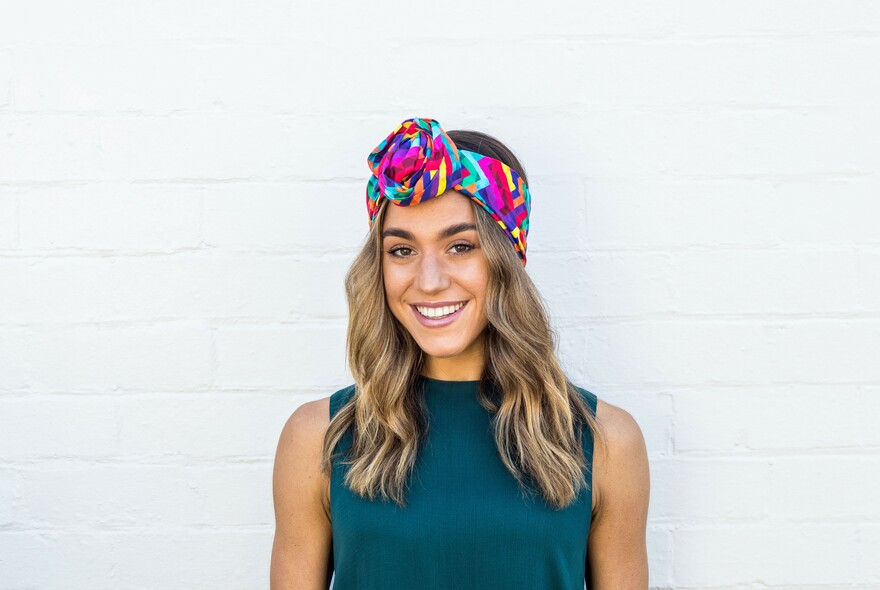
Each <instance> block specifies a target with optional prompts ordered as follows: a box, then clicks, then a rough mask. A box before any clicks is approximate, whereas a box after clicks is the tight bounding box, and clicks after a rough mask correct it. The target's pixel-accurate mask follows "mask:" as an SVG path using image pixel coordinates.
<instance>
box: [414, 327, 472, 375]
mask: <svg viewBox="0 0 880 590" xmlns="http://www.w3.org/2000/svg"><path fill="white" fill-rule="evenodd" d="M484 343H485V334H481V335H480V337H479V338H477V339H476V340H475V341H474V342H473V343H472V344H471V346H469V347H468V348H467V349H466V350H465V351H463V352H462V353H461V354H457V355H455V356H450V357H436V356H431V355H428V354H426V355H425V361H424V364H423V365H422V370H421V374H422V375H424V376H425V377H430V378H431V379H440V380H443V381H479V380H480V378H481V377H482V376H483V370H484V369H485V366H486V356H485V349H484Z"/></svg>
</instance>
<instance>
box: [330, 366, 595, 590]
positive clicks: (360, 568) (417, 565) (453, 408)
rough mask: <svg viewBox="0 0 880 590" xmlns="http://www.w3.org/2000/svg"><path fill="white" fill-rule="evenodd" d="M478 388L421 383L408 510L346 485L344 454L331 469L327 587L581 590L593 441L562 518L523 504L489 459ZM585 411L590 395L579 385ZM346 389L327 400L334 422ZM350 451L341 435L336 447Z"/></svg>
mask: <svg viewBox="0 0 880 590" xmlns="http://www.w3.org/2000/svg"><path fill="white" fill-rule="evenodd" d="M477 384H478V382H477V381H441V380H436V379H431V378H428V377H424V376H419V378H418V382H417V386H418V387H422V386H423V391H424V395H425V402H426V404H427V407H428V410H429V415H428V421H429V424H428V434H427V437H426V439H425V442H424V443H423V446H422V447H421V448H420V449H419V455H418V458H417V460H416V464H415V467H414V471H413V476H412V479H411V480H410V481H411V484H410V487H409V489H408V490H407V494H406V500H407V506H406V508H400V507H399V506H397V504H395V503H393V502H391V501H389V500H384V499H382V497H381V496H377V500H375V501H369V500H365V499H363V498H361V497H360V496H358V495H357V494H355V493H354V492H352V491H351V490H350V489H348V488H347V487H346V486H345V484H344V482H343V477H344V475H345V470H346V469H347V468H348V466H346V465H343V463H342V461H341V460H340V459H342V458H343V457H338V458H337V459H336V460H334V462H333V470H332V473H331V478H330V517H331V526H332V535H333V540H332V543H333V546H332V561H331V563H330V564H329V567H330V570H331V571H333V572H334V575H333V584H332V588H333V590H379V589H383V590H384V589H392V588H393V589H395V590H409V589H416V588H418V589H420V590H433V589H437V590H440V589H443V590H447V589H449V588H455V589H456V590H469V589H480V590H485V589H487V588H499V589H504V590H516V589H518V588H522V589H526V588H528V589H529V590H540V589H546V590H551V589H552V590H583V588H584V581H585V572H586V557H587V535H588V534H589V529H590V517H591V513H592V492H591V489H592V481H591V480H592V477H591V473H592V459H593V437H592V433H591V432H590V429H589V428H588V427H586V426H583V432H582V439H581V440H582V444H583V448H584V455H585V456H586V458H587V464H588V466H589V468H588V469H587V470H585V472H584V475H585V478H586V481H587V483H588V484H590V487H591V489H583V490H582V491H581V494H580V495H579V496H578V498H577V500H576V501H575V502H574V503H573V504H571V505H569V506H568V507H567V508H565V509H563V510H555V509H553V508H552V507H550V506H548V505H547V504H546V503H545V502H544V500H543V497H542V496H541V495H540V494H534V495H531V496H529V495H527V496H525V497H524V496H523V494H522V492H521V490H520V488H519V485H518V483H517V481H516V479H515V478H514V477H513V476H512V475H511V474H510V472H508V471H507V469H506V468H505V467H504V464H503V463H502V462H501V459H500V457H499V455H498V451H497V449H496V447H495V440H494V438H493V435H492V429H491V423H490V419H491V414H490V413H489V412H488V411H487V410H486V409H484V408H483V407H482V406H481V405H480V403H479V400H478V398H477ZM578 391H579V392H580V394H581V395H582V396H583V397H584V399H585V400H586V401H587V405H588V406H589V408H590V411H591V413H592V414H593V415H595V414H596V404H597V398H596V395H595V394H593V393H590V392H589V391H586V390H584V389H581V388H578ZM354 393H355V386H354V385H350V386H349V387H346V388H345V389H341V390H339V391H337V392H336V393H334V394H333V395H331V396H330V417H331V418H332V417H333V416H334V415H335V414H336V412H337V411H338V410H339V408H341V407H342V406H343V405H344V404H345V403H346V402H347V401H348V400H350V399H351V397H352V396H353V395H354ZM350 445H351V429H349V430H348V432H346V434H345V436H344V437H343V438H342V439H341V440H340V442H339V444H338V446H337V447H336V450H338V451H340V452H342V453H344V452H345V451H346V449H348V448H349V447H350Z"/></svg>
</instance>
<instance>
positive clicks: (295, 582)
mask: <svg viewBox="0 0 880 590" xmlns="http://www.w3.org/2000/svg"><path fill="white" fill-rule="evenodd" d="M329 422H330V413H329V398H323V399H319V400H315V401H311V402H307V403H304V404H302V405H301V406H300V407H299V408H297V409H296V411H295V412H294V413H293V414H292V415H291V416H290V418H289V419H288V420H287V423H286V424H285V425H284V428H283V429H282V431H281V437H280V440H279V441H278V449H277V451H276V453H275V468H274V472H273V476H272V493H273V497H274V503H275V540H274V543H273V545H272V562H271V566H270V573H269V578H270V588H271V590H327V587H328V586H329V585H330V580H329V576H328V571H327V570H328V564H329V560H330V557H331V556H330V549H331V542H332V535H331V529H330V516H329V506H328V498H327V492H326V490H327V489H328V487H329V479H328V478H327V476H326V475H324V474H323V473H321V444H322V442H323V437H324V433H325V432H326V430H327V425H328V424H329Z"/></svg>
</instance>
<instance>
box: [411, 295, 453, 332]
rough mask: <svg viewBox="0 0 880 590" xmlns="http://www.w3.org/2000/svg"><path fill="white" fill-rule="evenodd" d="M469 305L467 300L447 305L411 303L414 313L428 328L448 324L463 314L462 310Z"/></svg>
mask: <svg viewBox="0 0 880 590" xmlns="http://www.w3.org/2000/svg"><path fill="white" fill-rule="evenodd" d="M465 307H467V301H462V302H460V303H456V304H455V305H446V306H443V307H422V306H415V305H410V308H411V309H412V310H413V314H414V315H415V316H416V319H418V320H419V322H420V323H421V324H422V325H423V326H426V327H428V328H440V327H442V326H448V325H449V324H451V323H452V322H454V321H455V320H456V319H457V318H458V316H460V315H461V314H462V310H463V309H464V308H465Z"/></svg>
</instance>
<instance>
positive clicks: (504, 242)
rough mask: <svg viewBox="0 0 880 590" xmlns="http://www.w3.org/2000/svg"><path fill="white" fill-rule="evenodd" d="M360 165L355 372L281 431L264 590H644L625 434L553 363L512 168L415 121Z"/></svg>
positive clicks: (637, 506) (637, 467)
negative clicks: (362, 200) (363, 168)
mask: <svg viewBox="0 0 880 590" xmlns="http://www.w3.org/2000/svg"><path fill="white" fill-rule="evenodd" d="M368 162H369V164H370V169H371V170H372V172H373V176H372V177H371V178H370V180H369V182H368V185H367V209H368V213H369V217H370V232H369V234H368V235H367V238H366V240H365V242H364V245H363V248H362V250H361V251H360V253H359V254H358V256H357V258H356V259H355V261H354V263H353V264H352V266H351V268H350V270H349V272H348V274H347V276H346V281H345V286H346V295H347V297H348V305H349V327H348V338H347V355H348V363H349V367H350V369H351V372H352V375H353V377H354V379H355V383H354V384H352V385H351V386H349V387H346V388H345V389H342V390H339V391H337V392H335V393H334V394H333V395H331V396H328V397H324V398H322V399H319V400H315V401H312V402H308V403H305V404H303V405H301V406H300V407H299V408H298V409H297V410H296V411H295V412H293V414H292V415H291V417H290V419H289V420H288V421H287V424H286V425H285V426H284V429H283V431H282V433H281V437H280V441H279V444H278V449H277V453H276V460H275V470H274V479H273V489H274V499H275V515H276V532H275V541H274V545H273V550H272V565H271V587H272V589H273V590H282V589H288V588H291V589H292V588H295V589H298V590H299V589H310V590H311V589H316V590H317V589H326V588H328V585H329V583H330V579H331V575H333V574H334V573H335V578H334V581H333V584H334V586H333V587H334V589H335V590H349V589H352V588H358V589H368V590H372V589H380V588H381V589H386V588H388V589H391V588H393V589H409V588H420V589H425V588H428V589H434V588H437V589H439V588H455V589H456V590H460V589H470V588H474V589H476V588H480V589H485V588H499V589H500V588H504V589H516V588H529V589H547V590H551V589H552V590H560V589H572V590H575V589H577V590H579V589H581V588H583V586H584V583H585V582H586V584H587V585H588V587H589V588H594V589H596V588H598V589H603V590H605V589H615V590H617V589H640V590H641V589H644V588H647V587H648V563H647V551H646V545H645V529H646V519H647V509H648V496H649V470H648V460H647V452H646V449H645V443H644V438H643V436H642V433H641V430H640V429H639V427H638V425H637V424H636V422H635V421H634V420H633V418H632V416H631V415H630V414H629V413H627V412H626V411H625V410H623V409H621V408H618V407H616V406H614V405H612V404H609V403H607V402H605V401H603V400H600V399H598V398H597V397H596V395H594V394H593V393H591V392H589V391H587V390H585V389H581V388H579V387H577V386H575V385H573V384H572V383H571V382H569V381H568V379H567V378H566V376H565V375H564V373H563V370H562V368H561V366H560V364H559V361H558V360H557V358H556V356H555V353H554V349H555V346H554V336H555V334H554V332H553V331H552V329H551V326H550V323H549V318H548V317H547V313H546V310H545V309H544V307H543V305H542V300H541V297H540V295H539V293H538V292H537V290H536V288H535V286H534V285H533V284H532V282H531V280H530V279H529V277H528V275H527V274H526V272H525V268H524V267H525V264H526V238H527V234H528V226H529V223H528V215H529V210H530V206H531V205H530V203H531V199H530V194H529V191H528V187H527V179H526V175H525V171H524V169H523V167H522V165H521V164H520V163H519V161H518V160H517V159H516V157H515V156H514V155H513V153H512V152H511V151H510V150H509V149H508V148H506V147H505V146H504V145H503V144H502V143H501V142H499V141H498V140H497V139H495V138H493V137H491V136H488V135H486V134H483V133H478V132H473V131H450V132H448V133H447V132H445V131H444V130H443V129H442V128H441V127H440V125H439V124H438V123H437V122H436V121H434V120H431V119H422V118H414V119H408V120H406V121H404V122H403V123H401V124H400V125H399V126H398V127H397V129H395V130H394V131H393V132H392V133H391V134H390V135H389V136H388V137H387V138H386V139H385V140H383V141H382V142H381V143H380V144H379V145H378V147H377V148H376V149H375V150H374V151H373V152H372V153H371V154H370V157H369V158H368ZM389 203H392V204H393V205H395V206H393V207H392V206H389ZM594 451H595V452H594Z"/></svg>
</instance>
